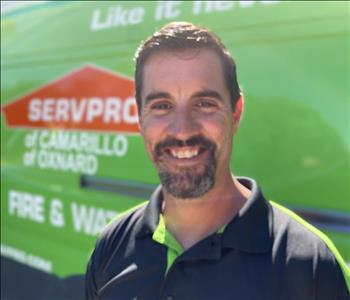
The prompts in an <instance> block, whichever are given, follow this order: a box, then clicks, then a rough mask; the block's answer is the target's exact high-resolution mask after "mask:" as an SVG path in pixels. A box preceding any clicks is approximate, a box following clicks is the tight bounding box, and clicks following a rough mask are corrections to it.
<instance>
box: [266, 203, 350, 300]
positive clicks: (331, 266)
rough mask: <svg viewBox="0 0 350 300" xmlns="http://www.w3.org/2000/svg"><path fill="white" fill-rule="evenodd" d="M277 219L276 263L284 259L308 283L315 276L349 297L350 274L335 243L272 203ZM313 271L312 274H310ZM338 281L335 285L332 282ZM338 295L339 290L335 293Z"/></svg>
mask: <svg viewBox="0 0 350 300" xmlns="http://www.w3.org/2000/svg"><path fill="white" fill-rule="evenodd" d="M270 203H271V205H272V211H273V218H272V227H273V228H272V230H273V240H274V241H273V247H272V256H273V259H274V261H280V260H282V261H283V262H282V264H283V265H284V266H286V267H287V268H285V271H286V272H290V273H293V274H295V275H297V276H296V277H297V278H299V279H301V280H304V279H305V277H307V276H309V275H307V274H311V275H312V277H313V278H315V279H317V280H316V281H317V282H318V284H319V285H325V286H329V287H330V286H335V287H338V293H343V294H344V295H347V296H346V297H345V296H344V297H345V298H346V299H348V297H349V294H348V291H346V288H345V289H344V287H345V286H346V282H347V284H348V286H349V288H350V285H349V284H350V282H349V281H350V271H349V268H348V266H347V265H346V263H345V261H344V259H343V258H342V257H341V255H340V253H339V252H338V250H337V248H336V247H335V246H334V244H333V242H332V241H331V240H330V239H329V238H328V237H327V236H326V235H325V234H324V233H323V232H321V231H320V230H319V229H317V228H316V227H314V226H313V225H311V224H309V223H308V222H307V221H305V220H304V219H302V218H301V217H300V216H298V215H297V214H295V213H294V212H293V211H291V210H289V209H287V208H285V207H284V206H281V205H279V204H277V203H275V202H272V201H270ZM310 271H311V273H310ZM331 281H334V285H330V284H329V283H330V282H331ZM333 292H334V293H336V292H335V291H333Z"/></svg>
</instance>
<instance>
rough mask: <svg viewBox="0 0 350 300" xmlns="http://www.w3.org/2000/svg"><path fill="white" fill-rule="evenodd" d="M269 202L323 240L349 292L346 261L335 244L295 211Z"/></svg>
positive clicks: (349, 272) (348, 272) (349, 279)
mask: <svg viewBox="0 0 350 300" xmlns="http://www.w3.org/2000/svg"><path fill="white" fill-rule="evenodd" d="M270 203H271V204H272V205H273V206H274V207H276V208H278V209H279V210H281V211H283V212H285V213H286V214H287V215H288V216H290V217H291V218H292V219H294V220H295V221H297V222H298V223H299V224H301V225H303V226H304V227H306V228H307V229H308V230H310V231H311V232H312V233H314V234H316V235H317V236H318V237H319V238H320V239H321V240H322V241H323V242H325V244H326V245H327V247H328V249H329V250H330V251H331V252H332V253H333V255H334V257H335V259H336V260H337V262H338V264H339V266H340V268H341V270H342V272H343V274H344V278H345V282H346V285H347V287H348V290H349V292H350V269H349V268H348V266H347V265H346V262H345V261H344V259H343V258H342V256H341V255H340V253H339V251H338V249H337V248H336V247H335V245H334V244H333V242H332V241H331V240H330V239H329V238H328V236H326V235H325V234H324V233H323V232H321V231H320V230H318V229H317V228H316V227H314V226H312V225H311V224H309V223H308V222H306V221H305V220H304V219H302V218H301V217H299V216H298V215H297V214H296V213H294V212H293V211H291V210H289V209H288V208H286V207H284V206H282V205H279V204H277V203H275V202H273V201H270Z"/></svg>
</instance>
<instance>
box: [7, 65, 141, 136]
mask: <svg viewBox="0 0 350 300" xmlns="http://www.w3.org/2000/svg"><path fill="white" fill-rule="evenodd" d="M1 110H2V112H3V113H4V114H5V119H6V124H7V126H9V127H20V128H38V129H41V128H46V129H47V128H52V129H54V128H57V129H58V128H60V129H65V130H84V131H86V130H88V131H89V130H92V131H105V132H123V133H138V132H139V129H138V124H137V123H138V115H137V107H136V102H135V98H134V81H133V80H131V79H129V78H127V77H125V76H123V75H120V74H118V73H115V72H113V71H110V70H107V69H103V68H100V67H97V66H94V65H84V66H83V67H81V68H79V69H76V70H74V71H72V72H70V73H69V74H66V75H64V76H62V77H60V78H58V79H56V80H54V81H53V82H50V83H48V84H45V85H44V86H42V87H40V88H38V89H37V90H35V91H32V92H30V93H28V94H26V95H24V96H22V97H19V98H17V99H15V100H14V101H11V102H10V103H7V104H5V105H3V106H2V107H1Z"/></svg>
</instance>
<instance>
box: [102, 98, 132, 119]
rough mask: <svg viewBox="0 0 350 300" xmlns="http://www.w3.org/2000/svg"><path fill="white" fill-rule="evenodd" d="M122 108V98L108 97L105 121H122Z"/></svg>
mask: <svg viewBox="0 0 350 300" xmlns="http://www.w3.org/2000/svg"><path fill="white" fill-rule="evenodd" d="M120 110H121V101H120V99H119V98H117V97H108V98H107V99H106V109H105V114H104V116H103V121H104V122H105V123H110V122H111V120H113V121H114V123H120V117H121V113H120ZM126 122H127V121H126Z"/></svg>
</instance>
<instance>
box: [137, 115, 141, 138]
mask: <svg viewBox="0 0 350 300" xmlns="http://www.w3.org/2000/svg"><path fill="white" fill-rule="evenodd" d="M137 125H138V127H139V132H140V134H141V135H142V118H141V113H140V112H139V113H138V121H137Z"/></svg>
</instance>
